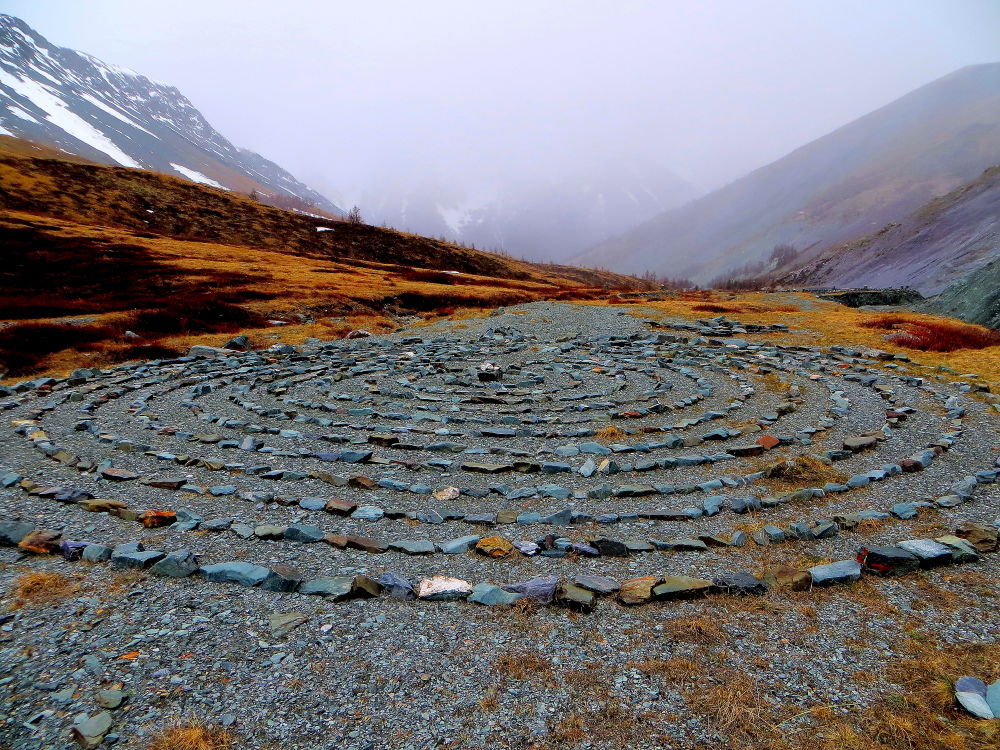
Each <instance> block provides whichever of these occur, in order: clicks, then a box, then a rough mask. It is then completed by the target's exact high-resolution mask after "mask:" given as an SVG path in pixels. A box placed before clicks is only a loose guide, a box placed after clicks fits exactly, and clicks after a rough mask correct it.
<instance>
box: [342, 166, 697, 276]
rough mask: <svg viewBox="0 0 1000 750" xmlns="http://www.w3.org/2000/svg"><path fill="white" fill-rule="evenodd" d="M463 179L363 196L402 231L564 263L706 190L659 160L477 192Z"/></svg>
mask: <svg viewBox="0 0 1000 750" xmlns="http://www.w3.org/2000/svg"><path fill="white" fill-rule="evenodd" d="M464 181H465V180H454V179H452V180H447V179H441V180H433V179H429V178H424V179H422V180H419V181H417V182H416V183H414V184H410V185H406V186H401V185H398V184H396V185H394V184H392V183H391V180H390V181H385V182H383V183H382V184H379V185H377V186H376V187H375V188H374V189H373V190H370V191H368V193H367V194H365V195H364V196H363V197H362V200H361V208H362V212H363V213H364V215H365V218H366V219H368V220H371V221H374V222H376V223H385V224H387V225H389V226H392V227H396V228H397V229H403V230H407V231H412V232H417V233H418V234H425V235H430V236H434V237H445V238H447V239H450V240H454V241H458V242H461V243H463V244H466V245H475V246H476V247H478V248H486V249H491V250H492V249H498V250H504V251H505V252H508V253H510V254H512V255H515V256H519V257H524V258H529V259H532V260H542V261H554V262H562V261H564V260H566V259H567V258H569V257H571V256H573V255H575V254H578V253H580V252H581V251H582V250H584V249H585V248H587V247H589V246H591V245H593V244H594V243H595V242H599V241H601V240H603V239H606V238H608V237H611V236H613V235H615V234H617V233H619V232H622V231H625V230H626V229H628V228H629V227H633V226H635V225H636V224H638V223H640V222H643V221H645V220H647V219H649V218H650V217H651V216H654V215H656V214H657V213H659V212H660V211H663V210H665V209H668V208H672V207H674V206H679V205H681V204H682V203H685V202H687V201H689V200H691V199H693V198H696V197H697V196H698V195H699V191H698V189H697V188H695V187H694V186H693V185H691V184H690V183H688V182H686V181H684V180H683V179H681V178H680V177H678V176H677V175H675V174H673V173H672V172H671V171H670V170H669V169H667V168H665V167H663V166H662V165H659V164H656V163H655V162H653V161H646V162H642V163H640V162H637V161H632V162H627V161H621V160H613V159H606V160H591V161H589V162H587V163H585V164H582V165H578V166H577V167H576V169H574V170H572V171H571V172H562V173H560V174H558V175H556V174H553V173H552V172H551V171H546V170H541V169H540V170H539V172H538V173H537V174H535V175H532V176H531V179H520V180H515V179H511V180H506V181H498V182H497V183H495V184H492V185H489V186H485V187H480V188H479V189H478V190H477V191H476V192H478V193H479V194H478V195H475V196H473V195H470V194H469V191H466V190H464V189H463V188H462V187H461V186H460V185H461V183H462V182H464ZM604 265H613V263H605V264H604Z"/></svg>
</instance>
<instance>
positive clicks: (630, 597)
mask: <svg viewBox="0 0 1000 750" xmlns="http://www.w3.org/2000/svg"><path fill="white" fill-rule="evenodd" d="M661 580H662V579H660V578H659V577H658V576H645V577H643V578H633V579H631V580H628V581H624V582H623V583H622V585H621V588H620V589H619V590H618V601H620V602H621V603H622V604H645V603H646V602H648V601H650V600H651V599H652V598H653V587H654V586H656V584H658V583H659V582H660V581H661Z"/></svg>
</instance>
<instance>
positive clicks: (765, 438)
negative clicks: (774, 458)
mask: <svg viewBox="0 0 1000 750" xmlns="http://www.w3.org/2000/svg"><path fill="white" fill-rule="evenodd" d="M757 445H762V446H764V450H768V451H769V450H771V449H772V448H777V447H778V446H779V445H781V441H780V440H778V438H776V437H775V436H774V435H761V436H760V437H759V438H757Z"/></svg>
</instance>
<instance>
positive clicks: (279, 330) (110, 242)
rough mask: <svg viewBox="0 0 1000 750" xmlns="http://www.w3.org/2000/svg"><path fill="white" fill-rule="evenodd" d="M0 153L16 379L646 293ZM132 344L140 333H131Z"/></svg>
mask: <svg viewBox="0 0 1000 750" xmlns="http://www.w3.org/2000/svg"><path fill="white" fill-rule="evenodd" d="M53 155H54V153H53V152H52V150H51V149H45V148H44V147H37V146H34V145H33V144H28V143H26V142H24V141H18V140H16V139H12V138H0V248H2V249H0V253H2V260H3V265H2V268H0V321H4V323H3V324H0V325H2V326H3V327H2V328H0V369H3V370H6V371H7V373H8V375H10V376H22V375H26V374H30V373H34V372H42V371H63V370H66V369H71V368H73V367H77V366H81V365H85V364H93V365H98V364H108V363H111V362H116V361H123V360H125V359H132V358H149V357H162V356H172V355H174V354H177V353H180V352H183V351H184V350H185V349H186V347H188V346H190V345H191V344H192V343H212V344H221V343H224V342H225V341H226V340H227V339H228V338H229V337H230V336H231V335H232V334H233V333H235V332H243V333H247V334H249V335H250V336H251V337H252V338H253V339H254V340H255V342H256V343H258V344H270V343H273V342H274V341H276V340H282V341H291V342H295V341H301V340H303V339H304V338H306V337H308V336H316V337H320V338H334V337H337V336H342V335H344V334H346V333H347V332H348V331H349V330H351V329H352V328H357V327H368V328H372V329H376V328H377V329H381V330H386V329H387V328H391V327H393V326H394V325H395V324H396V322H397V321H399V320H401V319H403V318H405V317H407V316H412V315H413V314H427V313H432V312H434V311H445V312H449V311H451V310H452V309H453V308H470V307H475V308H487V307H495V306H497V305H504V304H512V303H518V302H527V301H531V300H535V299H551V298H562V299H566V298H587V297H592V296H594V295H595V294H597V293H598V292H603V291H605V290H608V289H629V288H632V289H634V288H639V287H641V286H642V282H640V281H638V280H636V279H633V278H631V277H626V276H619V275H616V274H611V273H608V272H601V271H590V270H586V269H578V268H572V267H567V266H549V265H544V266H543V265H536V264H531V263H525V262H522V261H517V260H513V259H510V258H506V257H502V256H498V255H493V254H490V253H485V252H481V251H477V250H472V249H469V248H464V247H460V246H457V245H453V244H450V243H446V242H441V241H438V240H433V239H429V238H426V237H420V236H417V235H412V234H407V233H403V232H397V231H394V230H389V229H383V228H379V227H372V226H367V225H364V224H351V223H348V222H343V221H332V220H327V219H320V218H316V217H312V216H307V215H302V214H299V213H294V212H291V211H284V210H281V209H278V208H274V207H271V206H266V205H263V204H261V203H258V202H256V201H254V200H252V199H250V198H248V197H245V196H241V195H238V194H234V193H230V192H227V191H224V190H218V189H215V188H210V187H204V186H201V185H196V184H194V183H189V182H186V181H184V180H179V179H176V178H173V177H169V176H166V175H161V174H157V173H154V172H146V171H142V170H135V169H124V168H119V167H108V166H101V165H94V164H87V163H83V162H82V161H81V160H76V161H70V160H67V159H61V158H52V157H53ZM127 332H128V333H127Z"/></svg>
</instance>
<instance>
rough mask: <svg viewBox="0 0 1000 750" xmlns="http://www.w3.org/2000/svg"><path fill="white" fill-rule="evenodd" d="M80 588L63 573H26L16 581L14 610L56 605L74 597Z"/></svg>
mask: <svg viewBox="0 0 1000 750" xmlns="http://www.w3.org/2000/svg"><path fill="white" fill-rule="evenodd" d="M79 588H80V587H79V586H78V585H77V582H76V581H75V580H74V579H73V578H70V577H69V576H67V575H63V574H62V573H52V572H48V571H35V572H32V573H25V574H24V575H22V576H19V577H18V578H16V579H15V580H14V586H13V591H12V593H13V594H14V608H15V609H17V608H20V607H43V606H46V605H48V604H54V603H56V602H60V601H62V600H64V599H68V598H69V597H71V596H73V594H75V593H76V592H77V590H78V589H79Z"/></svg>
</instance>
